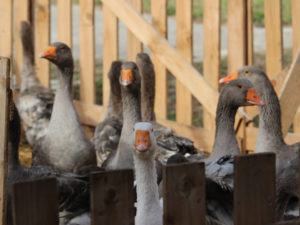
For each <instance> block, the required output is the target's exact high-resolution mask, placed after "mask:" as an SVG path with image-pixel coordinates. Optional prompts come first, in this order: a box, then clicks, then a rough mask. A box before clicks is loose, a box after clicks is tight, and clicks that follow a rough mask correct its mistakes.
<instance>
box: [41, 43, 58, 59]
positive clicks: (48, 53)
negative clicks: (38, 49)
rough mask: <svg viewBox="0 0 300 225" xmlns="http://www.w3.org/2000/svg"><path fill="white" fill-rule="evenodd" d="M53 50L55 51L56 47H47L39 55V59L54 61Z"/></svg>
mask: <svg viewBox="0 0 300 225" xmlns="http://www.w3.org/2000/svg"><path fill="white" fill-rule="evenodd" d="M55 50H56V47H54V46H49V47H48V48H46V49H45V50H44V51H43V52H42V53H41V54H40V58H45V59H55V57H56V54H55Z"/></svg>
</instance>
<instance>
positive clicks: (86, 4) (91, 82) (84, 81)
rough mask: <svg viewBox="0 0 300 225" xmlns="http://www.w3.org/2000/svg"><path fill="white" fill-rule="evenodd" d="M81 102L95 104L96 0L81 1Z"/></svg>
mask: <svg viewBox="0 0 300 225" xmlns="http://www.w3.org/2000/svg"><path fill="white" fill-rule="evenodd" d="M79 38H80V43H79V52H80V57H79V65H80V100H81V101H82V102H84V103H89V104H93V103H94V102H95V78H94V73H95V58H94V57H95V53H94V51H95V50H94V47H95V45H94V44H95V42H94V0H84V1H83V0H81V1H80V37H79Z"/></svg>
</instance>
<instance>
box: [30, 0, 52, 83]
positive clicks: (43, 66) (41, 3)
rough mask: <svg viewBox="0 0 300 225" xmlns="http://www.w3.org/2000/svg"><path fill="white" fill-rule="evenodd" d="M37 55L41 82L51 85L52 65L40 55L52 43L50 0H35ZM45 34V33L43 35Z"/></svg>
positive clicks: (37, 67)
mask: <svg viewBox="0 0 300 225" xmlns="http://www.w3.org/2000/svg"><path fill="white" fill-rule="evenodd" d="M35 10H36V19H35V24H36V25H35V28H36V29H35V32H34V34H35V38H34V39H35V56H36V70H37V74H38V77H39V79H40V81H41V83H42V84H43V85H44V86H46V87H50V66H49V61H48V60H41V59H40V58H39V55H40V53H41V52H42V51H44V50H45V48H47V47H48V46H49V44H50V1H49V0H35ZM41 34H43V35H41Z"/></svg>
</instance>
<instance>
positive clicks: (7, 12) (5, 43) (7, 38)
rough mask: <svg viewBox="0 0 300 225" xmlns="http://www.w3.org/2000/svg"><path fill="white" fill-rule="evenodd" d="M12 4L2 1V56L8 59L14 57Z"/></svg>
mask: <svg viewBox="0 0 300 225" xmlns="http://www.w3.org/2000/svg"><path fill="white" fill-rule="evenodd" d="M12 3H13V0H6V1H0V21H2V22H1V23H0V56H4V57H8V58H11V57H12V6H13V5H12ZM4 21H5V22H4Z"/></svg>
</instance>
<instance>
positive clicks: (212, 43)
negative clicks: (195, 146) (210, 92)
mask: <svg viewBox="0 0 300 225" xmlns="http://www.w3.org/2000/svg"><path fill="white" fill-rule="evenodd" d="M203 12H204V17H203V29H204V44H203V46H204V56H203V76H204V77H205V78H206V80H207V81H208V82H210V84H211V85H212V86H213V87H214V88H215V89H216V90H219V76H220V64H221V57H220V53H221V52H220V46H221V1H220V0H205V1H204V10H203ZM203 127H204V128H206V129H212V130H214V129H215V119H214V117H213V116H211V115H210V114H209V113H208V112H206V110H205V109H204V110H203Z"/></svg>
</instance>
